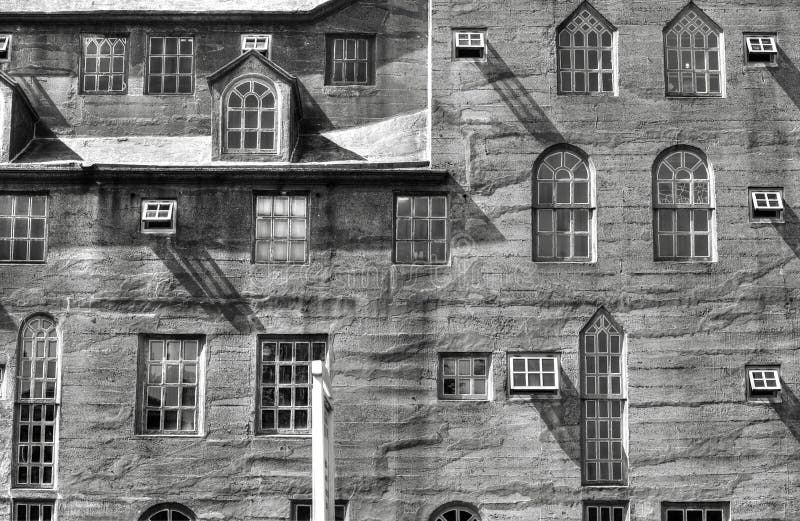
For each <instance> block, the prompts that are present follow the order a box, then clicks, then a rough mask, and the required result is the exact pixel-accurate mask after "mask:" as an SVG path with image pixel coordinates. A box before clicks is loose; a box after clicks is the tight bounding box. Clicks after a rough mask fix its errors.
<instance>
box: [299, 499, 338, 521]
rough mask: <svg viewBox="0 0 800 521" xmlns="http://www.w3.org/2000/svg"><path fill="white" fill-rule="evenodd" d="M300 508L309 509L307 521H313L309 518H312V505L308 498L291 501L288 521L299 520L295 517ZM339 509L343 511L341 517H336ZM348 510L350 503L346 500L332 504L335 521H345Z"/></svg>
mask: <svg viewBox="0 0 800 521" xmlns="http://www.w3.org/2000/svg"><path fill="white" fill-rule="evenodd" d="M300 507H308V509H309V515H308V520H309V521H313V518H312V517H311V516H312V511H311V508H312V505H311V499H310V498H309V499H304V498H295V499H292V500H291V507H290V508H291V511H290V514H289V519H290V521H299V519H300V518H299V516H298V515H297V509H298V508H300ZM340 509H343V510H344V512H343V513H342V516H341V517H340V516H339V515H338V514H339V512H341V510H340ZM349 510H350V502H349V501H348V500H346V499H337V500H336V501H335V502H334V516H335V517H336V521H340V520H341V521H347V519H348V514H349V513H350V512H349Z"/></svg>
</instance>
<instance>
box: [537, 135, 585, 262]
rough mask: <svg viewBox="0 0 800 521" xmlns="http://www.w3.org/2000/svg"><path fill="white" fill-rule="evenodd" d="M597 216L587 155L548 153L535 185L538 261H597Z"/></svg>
mask: <svg viewBox="0 0 800 521" xmlns="http://www.w3.org/2000/svg"><path fill="white" fill-rule="evenodd" d="M594 213H595V208H594V190H593V187H592V175H591V169H590V166H589V162H588V159H587V158H586V156H585V155H584V154H582V153H581V152H579V151H577V150H572V149H563V148H559V149H556V150H553V151H551V152H545V153H544V154H543V156H542V158H540V159H539V160H538V162H537V166H536V183H535V184H534V221H535V222H534V260H536V261H550V262H553V261H573V262H576V261H577V262H581V261H582V262H590V261H592V260H594V258H593V250H594V245H593V241H594V239H593V235H594V234H593V229H594Z"/></svg>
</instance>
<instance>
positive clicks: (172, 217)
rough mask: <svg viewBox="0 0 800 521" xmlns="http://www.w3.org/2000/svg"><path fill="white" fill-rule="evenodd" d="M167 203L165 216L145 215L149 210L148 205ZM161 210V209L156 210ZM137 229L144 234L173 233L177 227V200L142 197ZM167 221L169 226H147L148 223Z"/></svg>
mask: <svg viewBox="0 0 800 521" xmlns="http://www.w3.org/2000/svg"><path fill="white" fill-rule="evenodd" d="M151 204H156V205H163V204H167V205H169V208H168V212H169V213H168V216H167V217H163V218H161V217H157V216H156V217H146V214H147V212H148V211H151V210H149V209H148V208H147V207H148V205H151ZM156 211H157V212H158V211H161V210H156ZM139 219H140V222H139V231H140V232H141V233H143V234H146V235H174V234H175V233H177V229H178V200H177V199H142V209H141V214H140V217H139ZM154 222H158V223H161V222H169V223H170V226H169V228H166V227H165V228H148V227H147V225H148V223H154Z"/></svg>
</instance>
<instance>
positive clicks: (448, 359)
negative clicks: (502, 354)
mask: <svg viewBox="0 0 800 521" xmlns="http://www.w3.org/2000/svg"><path fill="white" fill-rule="evenodd" d="M489 367H490V365H489V357H488V356H487V355H469V354H463V355H441V360H440V363H439V397H440V398H445V399H448V400H486V399H487V398H488V396H489Z"/></svg>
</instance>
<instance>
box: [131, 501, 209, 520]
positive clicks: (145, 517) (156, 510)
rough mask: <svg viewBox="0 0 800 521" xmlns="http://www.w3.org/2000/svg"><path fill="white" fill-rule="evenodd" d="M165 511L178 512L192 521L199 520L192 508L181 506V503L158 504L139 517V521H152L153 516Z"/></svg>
mask: <svg viewBox="0 0 800 521" xmlns="http://www.w3.org/2000/svg"><path fill="white" fill-rule="evenodd" d="M164 510H173V511H176V512H178V513H180V514H182V515H184V516H186V517H188V518H189V519H191V521H196V519H197V516H196V515H195V513H194V512H192V510H191V509H190V508H188V507H186V506H184V505H181V504H180V503H158V504H156V505H153V506H151V507H150V508H148V509H147V510H145V511H144V512H142V514H141V515H140V516H139V517H138V519H139V521H150V519H151V518H152V517H153V516H155V515H156V514H159V513H161V512H163V511H164ZM170 517H172V515H171V514H170Z"/></svg>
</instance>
